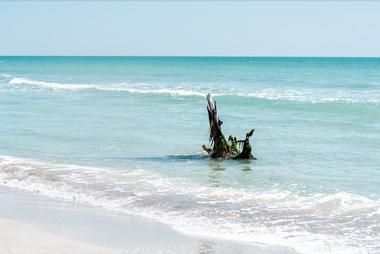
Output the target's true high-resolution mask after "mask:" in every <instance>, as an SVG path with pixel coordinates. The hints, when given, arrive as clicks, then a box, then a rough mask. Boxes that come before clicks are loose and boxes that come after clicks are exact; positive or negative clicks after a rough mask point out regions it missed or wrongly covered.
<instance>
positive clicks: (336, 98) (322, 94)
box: [2, 74, 380, 104]
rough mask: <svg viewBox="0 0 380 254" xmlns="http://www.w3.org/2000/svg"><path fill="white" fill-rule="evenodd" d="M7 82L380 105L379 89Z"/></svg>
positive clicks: (10, 80) (45, 87) (66, 88)
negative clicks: (197, 87) (241, 87)
mask: <svg viewBox="0 0 380 254" xmlns="http://www.w3.org/2000/svg"><path fill="white" fill-rule="evenodd" d="M2 76H3V77H6V78H7V79H8V83H9V84H11V85H13V86H25V85H27V86H28V87H32V88H34V89H43V90H61V91H108V92H127V93H133V94H160V95H169V96H175V97H204V96H206V94H207V93H208V92H212V94H213V96H214V97H220V96H224V97H246V98H258V99H265V100H284V101H294V102H303V103H351V104H379V103H380V91H379V90H367V91H362V90H361V91H358V90H334V89H331V90H330V89H285V88H284V89H272V88H260V89H250V90H247V91H239V90H238V89H231V88H229V89H223V88H215V87H213V86H212V85H208V86H205V87H204V88H203V89H201V88H199V89H194V88H191V87H186V86H164V85H152V84H130V83H125V82H122V83H117V84H111V83H110V84H80V83H58V82H50V81H49V82H48V81H39V80H33V79H29V78H24V77H11V76H9V75H5V74H3V75H2Z"/></svg>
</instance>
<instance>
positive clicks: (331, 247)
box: [0, 156, 380, 254]
mask: <svg viewBox="0 0 380 254" xmlns="http://www.w3.org/2000/svg"><path fill="white" fill-rule="evenodd" d="M0 184H4V185H7V186H11V187H16V188H19V189H23V190H28V191H33V192H37V193H40V194H43V195H47V196H51V197H56V198H62V199H65V200H70V201H72V200H74V201H79V202H85V203H89V204H92V205H96V206H102V207H104V208H106V209H110V210H117V211H122V212H128V213H134V214H138V215H142V216H146V217H149V218H153V219H157V220H159V221H161V222H164V223H167V224H170V225H173V227H174V228H176V229H177V230H179V231H181V232H184V233H187V234H196V235H204V236H208V237H217V238H223V239H234V240H239V241H246V242H248V243H265V244H276V245H283V246H287V247H290V248H294V249H295V250H297V251H299V252H301V253H310V254H314V253H334V254H335V253H342V254H343V253H344V254H351V253H352V254H354V253H355V254H356V253H370V252H374V251H376V250H379V249H380V245H379V242H380V232H378V231H376V230H379V229H378V228H376V227H368V228H367V225H372V226H373V225H378V224H379V223H380V216H378V211H379V209H380V200H371V199H369V198H367V197H364V196H360V195H354V194H350V193H346V192H337V193H332V194H325V193H315V194H313V195H300V194H297V193H292V192H289V191H283V190H275V189H273V190H268V191H255V190H254V189H252V190H247V189H236V188H221V187H219V188H214V187H207V186H200V185H198V184H196V183H189V182H186V181H185V179H170V178H164V177H162V176H160V175H158V174H155V173H152V172H150V171H145V170H141V169H139V170H127V169H126V170H123V171H116V170H109V169H106V168H95V167H84V166H78V165H65V164H55V163H48V162H41V161H36V160H30V159H24V158H19V157H10V156H0ZM165 197H166V198H165ZM173 200H179V201H181V202H179V203H178V204H181V203H182V202H190V203H189V205H190V207H191V209H186V208H183V209H182V208H181V206H177V205H176V204H177V203H176V202H174V203H173ZM235 207H236V208H235ZM358 222H360V223H361V224H360V223H359V224H358Z"/></svg>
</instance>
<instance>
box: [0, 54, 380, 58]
mask: <svg viewBox="0 0 380 254" xmlns="http://www.w3.org/2000/svg"><path fill="white" fill-rule="evenodd" d="M0 57H157V58H160V57H161V58H164V57H167V58H169V57H173V58H174V57H182V58H184V57H189V58H190V57H194V58H202V57H203V58H206V57H209V58H211V57H214V58H218V57H220V58H222V57H225V58H255V57H256V58H271V57H272V58H380V55H379V56H328V55H321V56H313V55H310V56H303V55H302V56H297V55H294V56H292V55H246V56H243V55H0Z"/></svg>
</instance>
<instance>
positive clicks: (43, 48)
mask: <svg viewBox="0 0 380 254" xmlns="http://www.w3.org/2000/svg"><path fill="white" fill-rule="evenodd" d="M0 55H112V56H118V55H121V56H129V55H133V56H371V57H378V56H380V1H367V2H364V1H335V2H330V1H284V0H283V1H221V2H218V1H206V2H202V1H158V0H156V1H112V2H110V1H4V0H2V1H0Z"/></svg>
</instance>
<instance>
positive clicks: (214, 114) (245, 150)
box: [202, 94, 256, 160]
mask: <svg viewBox="0 0 380 254" xmlns="http://www.w3.org/2000/svg"><path fill="white" fill-rule="evenodd" d="M206 98H207V112H208V120H209V125H210V137H209V139H210V144H211V148H208V147H206V146H205V145H203V146H202V148H203V150H204V151H205V152H206V153H207V154H208V155H209V156H210V157H212V158H220V159H254V160H255V159H256V158H255V157H254V156H253V155H252V147H251V144H250V143H249V138H250V137H251V136H252V134H253V132H254V131H255V129H252V130H251V131H250V132H248V133H247V134H246V136H245V139H244V140H236V137H233V136H232V135H230V136H229V137H228V142H227V141H226V139H225V137H224V135H223V132H222V129H221V126H222V124H223V122H222V121H221V120H220V119H219V117H218V111H217V108H216V102H215V101H213V100H212V98H211V95H210V94H207V96H206ZM238 144H242V145H241V146H242V150H241V151H240V149H239V147H238Z"/></svg>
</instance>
